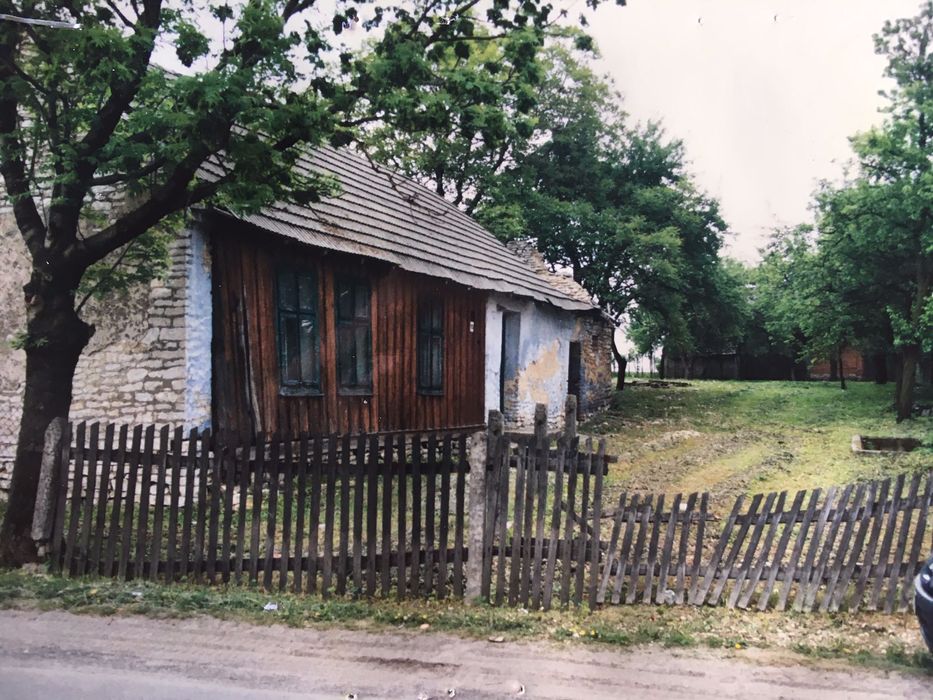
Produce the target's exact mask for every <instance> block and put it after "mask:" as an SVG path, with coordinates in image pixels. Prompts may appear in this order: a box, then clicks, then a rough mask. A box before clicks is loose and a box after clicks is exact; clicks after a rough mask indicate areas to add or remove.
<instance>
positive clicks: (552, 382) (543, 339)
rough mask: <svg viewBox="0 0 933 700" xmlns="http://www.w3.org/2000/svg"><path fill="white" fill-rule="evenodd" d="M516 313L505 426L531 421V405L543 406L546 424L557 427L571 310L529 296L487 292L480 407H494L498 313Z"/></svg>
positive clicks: (496, 407)
mask: <svg viewBox="0 0 933 700" xmlns="http://www.w3.org/2000/svg"><path fill="white" fill-rule="evenodd" d="M503 311H516V312H518V313H520V314H521V338H520V341H519V361H518V367H519V370H518V378H517V381H516V386H515V387H512V389H513V392H512V394H513V395H512V397H511V399H510V400H508V401H507V402H506V406H505V420H506V422H507V424H508V425H509V427H513V428H521V429H525V428H530V427H532V426H533V425H534V410H535V404H537V403H545V404H547V406H548V424H549V425H550V426H552V427H557V426H558V425H559V424H560V421H561V418H562V416H563V410H564V399H565V397H566V395H567V371H568V363H569V358H570V341H571V340H572V339H573V334H574V326H575V321H574V314H572V313H569V312H565V311H558V310H554V309H551V308H548V307H545V306H543V305H540V304H536V303H534V302H531V301H524V300H521V299H516V298H514V297H510V296H505V295H499V294H491V295H490V297H489V300H488V301H487V304H486V410H487V411H490V410H499V405H500V402H499V378H500V371H501V361H502V313H503Z"/></svg>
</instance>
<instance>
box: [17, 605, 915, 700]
mask: <svg viewBox="0 0 933 700" xmlns="http://www.w3.org/2000/svg"><path fill="white" fill-rule="evenodd" d="M797 663H798V664H799V661H798V662H797ZM451 690H452V691H453V692H454V693H455V697H457V698H510V697H528V698H619V697H639V698H697V697H716V698H750V697H761V698H779V697H792V698H821V699H829V698H876V697H906V698H929V697H931V696H933V681H931V680H930V679H929V678H923V677H919V676H909V675H900V674H897V673H890V672H881V671H870V670H867V669H852V668H845V667H841V666H834V665H831V664H830V665H827V664H821V665H807V666H800V665H792V664H791V663H789V662H788V660H787V659H786V658H784V657H782V656H780V655H774V654H766V653H762V652H752V651H751V650H749V652H748V653H747V654H743V658H741V659H739V658H734V657H730V656H729V655H727V654H725V653H722V652H713V651H698V650H689V651H673V650H670V649H660V648H652V647H642V648H639V649H637V650H634V651H630V650H622V651H617V650H590V649H588V648H581V647H580V646H566V645H559V644H549V643H504V644H496V643H491V642H486V641H477V640H465V639H461V638H458V637H453V636H449V635H443V634H437V633H434V632H407V633H403V632H398V633H382V634H374V633H371V632H364V631H349V630H319V629H291V628H288V627H282V626H271V627H256V626H250V625H244V624H240V623H234V622H226V621H221V620H216V619H211V618H207V617H195V618H191V619H187V620H181V621H177V620H154V619H149V618H144V617H108V618H102V617H94V616H79V615H73V614H70V613H65V612H37V611H24V610H6V611H2V612H0V697H3V698H29V697H37V698H38V697H43V698H46V697H57V698H75V697H80V698H83V697H95V698H129V697H146V698H179V697H198V698H241V697H244V698H245V697H251V698H253V697H261V698H272V697H276V698H283V697H306V698H347V697H349V694H351V693H352V694H355V696H356V697H357V698H358V699H359V700H366V699H367V698H411V699H412V700H415V699H416V698H434V697H436V698H445V697H451V695H450V692H451Z"/></svg>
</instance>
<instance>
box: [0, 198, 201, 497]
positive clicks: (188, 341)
mask: <svg viewBox="0 0 933 700" xmlns="http://www.w3.org/2000/svg"><path fill="white" fill-rule="evenodd" d="M169 252H170V256H171V265H170V268H169V272H168V274H167V275H166V277H165V278H164V279H159V280H153V281H152V282H150V283H149V284H147V285H139V286H137V287H134V288H132V289H129V290H126V291H125V292H122V293H119V294H115V295H113V296H110V297H108V298H106V299H103V300H93V301H91V302H89V303H88V304H87V306H86V307H85V309H84V311H83V312H82V316H83V317H84V318H85V320H87V321H88V322H90V323H93V324H94V326H95V328H96V331H95V333H94V336H93V337H92V338H91V341H90V343H89V344H88V347H87V348H86V349H85V351H84V353H83V354H82V356H81V359H80V361H79V362H78V367H77V369H76V372H75V380H74V396H73V400H72V408H71V419H72V420H76V421H80V420H88V421H115V422H126V423H159V424H166V423H170V424H174V425H184V426H185V427H186V428H190V427H196V426H197V427H203V426H206V425H208V424H209V422H210V416H211V334H212V331H213V328H212V319H211V313H212V306H211V277H210V273H211V262H210V251H209V249H208V246H207V243H206V240H205V237H204V235H203V234H202V233H201V232H200V231H198V230H196V229H188V230H186V231H184V232H182V233H181V234H180V235H179V236H178V238H176V239H175V241H174V242H173V243H172V245H171V248H170V251H169ZM29 264H30V263H29V259H28V257H27V254H26V250H25V246H24V244H23V242H22V239H21V237H20V235H19V232H18V229H17V228H16V224H15V221H14V220H13V216H12V212H10V210H9V208H8V207H5V206H0V265H2V268H3V269H4V270H6V271H7V273H6V274H5V275H3V276H0V491H4V490H6V489H7V488H9V474H10V472H11V470H12V463H13V458H14V456H15V452H16V439H17V433H18V429H19V421H20V415H21V411H22V394H23V388H24V379H25V377H24V373H25V364H26V356H25V353H24V352H23V351H21V350H14V349H13V348H12V346H11V342H12V341H13V339H14V338H15V337H16V335H17V334H18V333H19V332H21V331H22V329H23V328H24V326H25V310H24V308H23V297H22V286H23V284H24V283H25V282H26V280H27V279H28V272H29Z"/></svg>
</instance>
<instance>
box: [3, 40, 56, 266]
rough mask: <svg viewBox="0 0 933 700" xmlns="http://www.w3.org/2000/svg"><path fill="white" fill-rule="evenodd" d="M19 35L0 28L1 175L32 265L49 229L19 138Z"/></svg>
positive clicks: (41, 250) (39, 256)
mask: <svg viewBox="0 0 933 700" xmlns="http://www.w3.org/2000/svg"><path fill="white" fill-rule="evenodd" d="M19 40H20V33H19V30H18V28H17V27H13V26H11V25H10V23H9V22H8V23H6V26H5V27H3V28H0V174H2V176H3V182H4V186H5V187H6V192H7V196H8V197H9V198H10V199H11V201H12V203H13V215H14V217H15V218H16V224H17V226H18V227H19V230H20V234H21V235H22V237H23V241H24V242H25V243H26V248H27V249H28V250H29V254H30V255H31V256H32V259H33V262H38V261H39V260H41V259H42V253H43V248H44V246H45V237H46V228H45V222H44V221H43V220H42V216H41V215H40V214H39V209H38V207H37V206H36V202H35V199H34V198H33V195H32V192H31V191H30V188H29V176H28V174H27V172H26V163H25V160H24V159H23V153H24V152H25V151H24V147H23V144H22V142H21V141H20V139H19V136H18V134H17V131H18V129H19V104H18V101H17V99H16V95H15V93H14V91H13V88H12V86H11V84H10V81H11V78H12V76H13V73H14V72H13V70H12V69H11V66H13V64H14V59H13V57H14V55H15V52H16V50H17V47H18V45H19Z"/></svg>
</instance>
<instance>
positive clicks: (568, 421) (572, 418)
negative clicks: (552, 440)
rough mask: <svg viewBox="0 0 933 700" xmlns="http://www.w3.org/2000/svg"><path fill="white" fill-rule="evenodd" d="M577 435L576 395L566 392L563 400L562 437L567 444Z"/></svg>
mask: <svg viewBox="0 0 933 700" xmlns="http://www.w3.org/2000/svg"><path fill="white" fill-rule="evenodd" d="M576 436H577V397H576V396H574V395H573V394H567V400H566V401H565V402H564V438H565V439H566V440H567V444H568V445H569V444H570V443H571V442H572V441H573V439H574V438H575V437H576Z"/></svg>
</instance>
